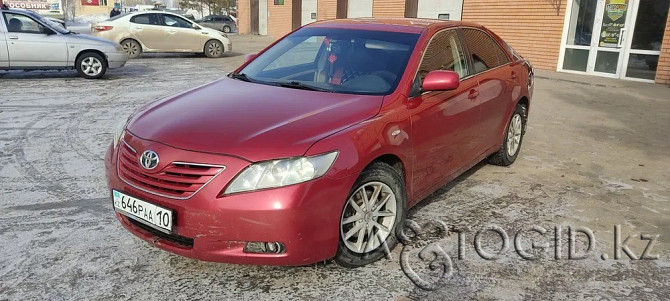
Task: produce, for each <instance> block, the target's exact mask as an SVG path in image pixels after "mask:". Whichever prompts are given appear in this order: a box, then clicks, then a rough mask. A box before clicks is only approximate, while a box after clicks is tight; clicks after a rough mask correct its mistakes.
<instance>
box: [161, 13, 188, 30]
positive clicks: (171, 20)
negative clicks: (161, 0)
mask: <svg viewBox="0 0 670 301" xmlns="http://www.w3.org/2000/svg"><path fill="white" fill-rule="evenodd" d="M163 24H164V25H167V26H170V27H181V28H191V27H192V26H193V25H191V23H190V22H188V21H186V20H185V19H184V18H181V17H177V16H172V15H163Z"/></svg>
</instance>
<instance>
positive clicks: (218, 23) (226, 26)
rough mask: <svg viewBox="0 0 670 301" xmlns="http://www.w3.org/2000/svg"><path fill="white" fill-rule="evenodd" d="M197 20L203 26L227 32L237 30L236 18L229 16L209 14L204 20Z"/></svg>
mask: <svg viewBox="0 0 670 301" xmlns="http://www.w3.org/2000/svg"><path fill="white" fill-rule="evenodd" d="M195 22H197V23H198V24H200V25H202V26H205V27H209V28H212V29H216V30H220V31H223V32H225V33H230V32H237V24H236V23H235V20H233V18H231V17H229V16H224V15H209V16H207V17H204V18H202V20H196V21H195Z"/></svg>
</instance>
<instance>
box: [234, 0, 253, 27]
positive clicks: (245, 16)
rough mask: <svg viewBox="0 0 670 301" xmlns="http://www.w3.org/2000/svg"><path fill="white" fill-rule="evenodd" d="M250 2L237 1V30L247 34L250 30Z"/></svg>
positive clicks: (246, 0) (244, 0) (245, 0)
mask: <svg viewBox="0 0 670 301" xmlns="http://www.w3.org/2000/svg"><path fill="white" fill-rule="evenodd" d="M250 10H251V2H250V1H249V0H239V1H237V31H238V32H239V34H249V33H250V32H251V23H250V22H251V21H250V19H251V16H250V12H249V11H250Z"/></svg>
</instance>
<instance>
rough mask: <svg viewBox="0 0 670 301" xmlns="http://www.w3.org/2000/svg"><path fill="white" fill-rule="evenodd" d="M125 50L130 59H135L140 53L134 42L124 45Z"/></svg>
mask: <svg viewBox="0 0 670 301" xmlns="http://www.w3.org/2000/svg"><path fill="white" fill-rule="evenodd" d="M123 50H124V51H125V52H126V54H128V56H129V57H135V55H137V52H138V51H139V49H138V47H137V44H135V43H133V42H132V41H128V42H125V43H123Z"/></svg>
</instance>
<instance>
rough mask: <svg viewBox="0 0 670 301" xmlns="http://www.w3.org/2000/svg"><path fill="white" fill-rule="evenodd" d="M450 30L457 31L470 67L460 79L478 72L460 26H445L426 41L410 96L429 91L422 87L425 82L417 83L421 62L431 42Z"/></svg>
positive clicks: (467, 64)
mask: <svg viewBox="0 0 670 301" xmlns="http://www.w3.org/2000/svg"><path fill="white" fill-rule="evenodd" d="M449 30H453V31H455V33H456V37H457V38H458V44H460V46H461V49H462V50H463V55H465V62H466V67H467V68H468V70H467V71H468V75H466V76H464V77H461V78H459V81H465V80H468V79H470V78H472V77H474V76H475V75H476V74H475V73H474V69H473V66H472V63H471V62H470V60H471V57H470V52H469V51H468V48H467V46H466V44H465V41H464V40H463V36H462V34H461V32H460V27H447V28H443V29H440V30H438V31H437V32H435V33H434V34H433V35H432V36H431V37H430V39H429V40H428V42H427V43H426V47H425V48H424V49H423V53H422V54H421V60H420V61H419V65H418V66H417V68H416V70H415V71H414V80H412V87H411V90H410V93H409V95H410V96H409V97H416V96H419V95H421V94H423V93H427V92H429V91H423V90H422V89H421V85H422V84H423V82H420V83H417V79H419V71H420V69H421V64H422V63H423V60H424V58H425V57H426V52H427V51H426V50H428V47H429V46H430V43H432V42H433V39H434V38H435V37H436V36H437V35H439V34H441V33H442V32H445V31H449Z"/></svg>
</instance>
